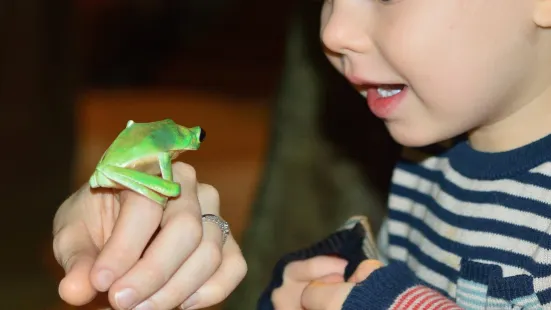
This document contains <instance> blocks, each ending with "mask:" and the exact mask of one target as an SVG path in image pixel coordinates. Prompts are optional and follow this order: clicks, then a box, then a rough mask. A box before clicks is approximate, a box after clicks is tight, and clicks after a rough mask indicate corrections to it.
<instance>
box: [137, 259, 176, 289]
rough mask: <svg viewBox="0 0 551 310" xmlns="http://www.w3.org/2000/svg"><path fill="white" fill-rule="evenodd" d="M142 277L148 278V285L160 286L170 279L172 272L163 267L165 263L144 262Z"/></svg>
mask: <svg viewBox="0 0 551 310" xmlns="http://www.w3.org/2000/svg"><path fill="white" fill-rule="evenodd" d="M144 265H145V266H144V268H143V271H142V272H143V274H142V277H141V278H142V279H147V282H148V283H149V284H148V286H151V285H152V284H153V286H158V285H160V284H163V283H166V282H167V281H168V280H169V279H170V274H169V273H168V272H167V271H166V270H165V269H164V268H163V267H162V266H163V264H159V263H158V262H157V263H156V262H153V261H149V262H144Z"/></svg>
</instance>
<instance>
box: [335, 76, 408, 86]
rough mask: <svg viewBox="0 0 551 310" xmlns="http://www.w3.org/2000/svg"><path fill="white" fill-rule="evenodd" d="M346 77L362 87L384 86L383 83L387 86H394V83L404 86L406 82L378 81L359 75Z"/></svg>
mask: <svg viewBox="0 0 551 310" xmlns="http://www.w3.org/2000/svg"><path fill="white" fill-rule="evenodd" d="M346 79H347V80H348V81H350V83H352V84H354V85H356V86H361V87H365V88H370V87H379V86H383V85H386V86H393V85H396V86H399V85H401V86H403V85H404V84H401V83H393V82H378V81H374V80H369V79H365V78H362V77H359V76H357V75H346Z"/></svg>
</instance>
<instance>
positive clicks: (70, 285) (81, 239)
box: [53, 225, 98, 306]
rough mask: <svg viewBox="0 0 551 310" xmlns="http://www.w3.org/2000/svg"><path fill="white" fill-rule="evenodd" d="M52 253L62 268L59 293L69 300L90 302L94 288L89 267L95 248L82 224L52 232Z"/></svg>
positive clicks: (80, 303)
mask: <svg viewBox="0 0 551 310" xmlns="http://www.w3.org/2000/svg"><path fill="white" fill-rule="evenodd" d="M53 244H54V254H55V257H56V260H57V262H58V263H59V264H60V265H61V267H63V269H64V270H65V277H64V278H63V280H61V282H60V284H59V296H60V297H61V299H63V300H64V301H65V302H67V303H68V304H71V305H74V306H82V305H85V304H87V303H89V302H91V301H92V300H93V299H94V297H95V296H96V294H97V291H96V290H95V289H94V288H93V287H92V285H91V283H90V270H91V269H92V266H93V264H94V262H95V260H96V257H97V255H98V249H97V247H96V246H95V244H94V243H93V241H92V239H90V235H89V234H88V231H87V229H86V228H85V227H83V226H78V225H77V226H67V227H64V228H63V229H61V230H59V231H58V232H57V233H56V234H55V236H54V243H53Z"/></svg>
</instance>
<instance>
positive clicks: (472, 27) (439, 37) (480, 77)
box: [381, 0, 527, 123]
mask: <svg viewBox="0 0 551 310" xmlns="http://www.w3.org/2000/svg"><path fill="white" fill-rule="evenodd" d="M420 1H421V2H423V1H424V0H420ZM427 1H428V0H427ZM501 1H508V2H510V1H517V0H501ZM412 2H413V1H412ZM431 3H432V6H433V7H432V9H431V10H429V8H428V7H426V8H423V9H419V11H418V12H417V14H410V15H408V16H403V17H402V18H401V19H400V20H399V24H397V22H394V24H393V25H387V26H386V27H385V32H384V33H385V34H384V35H385V40H384V41H381V42H384V45H382V46H381V49H382V50H383V53H385V54H386V55H387V56H388V59H387V61H388V62H389V63H390V64H391V65H392V66H393V67H394V68H396V70H397V71H398V74H400V75H401V76H402V78H404V79H405V80H406V82H407V83H408V84H409V85H410V86H411V89H412V91H413V93H414V94H415V95H416V96H417V97H418V98H419V100H420V101H421V102H422V103H423V108H424V110H425V112H426V113H428V114H435V116H440V117H441V116H449V117H461V116H462V115H464V116H465V117H469V118H471V117H472V116H473V115H474V116H476V117H478V118H479V119H482V118H484V117H486V116H487V115H483V114H489V113H490V111H491V110H492V109H493V107H494V106H495V105H497V99H499V100H501V99H503V96H505V93H506V92H507V91H509V90H510V89H511V88H512V86H513V85H514V83H515V82H517V80H518V78H519V77H520V76H522V75H521V74H520V73H521V72H523V71H524V70H523V66H525V65H526V60H525V58H526V57H524V56H526V48H525V47H524V46H527V42H524V41H521V40H519V39H517V41H516V42H515V41H514V39H511V36H515V37H517V38H523V37H525V36H523V35H522V34H519V33H518V32H519V30H518V29H523V28H526V27H524V24H523V23H524V21H523V20H522V18H519V16H515V14H518V13H516V12H515V11H514V10H510V11H508V12H504V13H495V7H492V5H491V3H492V1H489V2H488V3H486V2H484V1H482V2H479V1H473V2H469V3H472V4H468V5H467V4H465V3H467V2H462V1H458V0H447V1H443V2H439V3H440V4H434V2H433V1H431ZM434 6H437V7H436V8H435V7H434ZM434 9H436V10H438V11H439V12H440V14H438V15H437V16H436V17H435V15H434V14H431V15H432V17H431V18H429V16H426V14H428V13H425V12H433V11H432V10H434ZM519 9H520V8H519ZM484 12H488V13H487V14H484ZM492 14H493V15H492ZM481 16H484V17H487V18H480V17H481ZM509 21H512V23H511V22H509ZM515 23H516V24H515ZM515 32H516V35H515ZM512 71H514V72H515V74H511V72H512ZM481 105H482V106H481ZM458 121H461V122H464V123H467V122H468V121H467V120H458Z"/></svg>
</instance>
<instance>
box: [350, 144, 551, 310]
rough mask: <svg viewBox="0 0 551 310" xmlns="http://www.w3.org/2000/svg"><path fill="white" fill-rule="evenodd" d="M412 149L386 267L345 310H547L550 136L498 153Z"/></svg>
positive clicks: (392, 205)
mask: <svg viewBox="0 0 551 310" xmlns="http://www.w3.org/2000/svg"><path fill="white" fill-rule="evenodd" d="M431 151H432V152H431V154H430V155H426V153H422V152H420V151H419V150H411V149H408V150H406V151H405V152H404V159H403V160H402V161H401V162H400V163H398V165H397V166H396V168H395V171H394V174H393V177H392V187H391V192H390V195H389V199H388V207H389V213H388V216H387V219H386V220H385V222H384V224H383V226H382V228H381V231H380V232H379V251H380V256H379V259H382V260H383V261H384V262H385V263H386V266H385V267H383V268H381V269H379V270H377V271H375V272H374V273H372V274H371V275H370V276H369V277H368V278H367V279H366V280H365V281H364V282H362V283H360V284H359V285H357V286H356V287H355V288H354V289H353V291H352V292H351V294H350V295H349V296H348V299H347V300H346V301H345V304H344V307H343V309H345V310H355V309H550V308H551V135H550V136H547V137H545V138H543V139H540V140H538V141H536V142H534V143H532V144H529V145H526V146H524V147H521V148H518V149H515V150H512V151H507V152H501V153H494V154H491V153H482V152H478V151H476V150H474V149H472V148H471V147H470V146H469V145H468V143H467V142H465V141H459V142H458V143H456V144H455V145H453V146H452V147H451V148H449V149H445V148H443V149H440V150H438V149H437V150H435V149H434V148H433V149H432V150H431Z"/></svg>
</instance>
